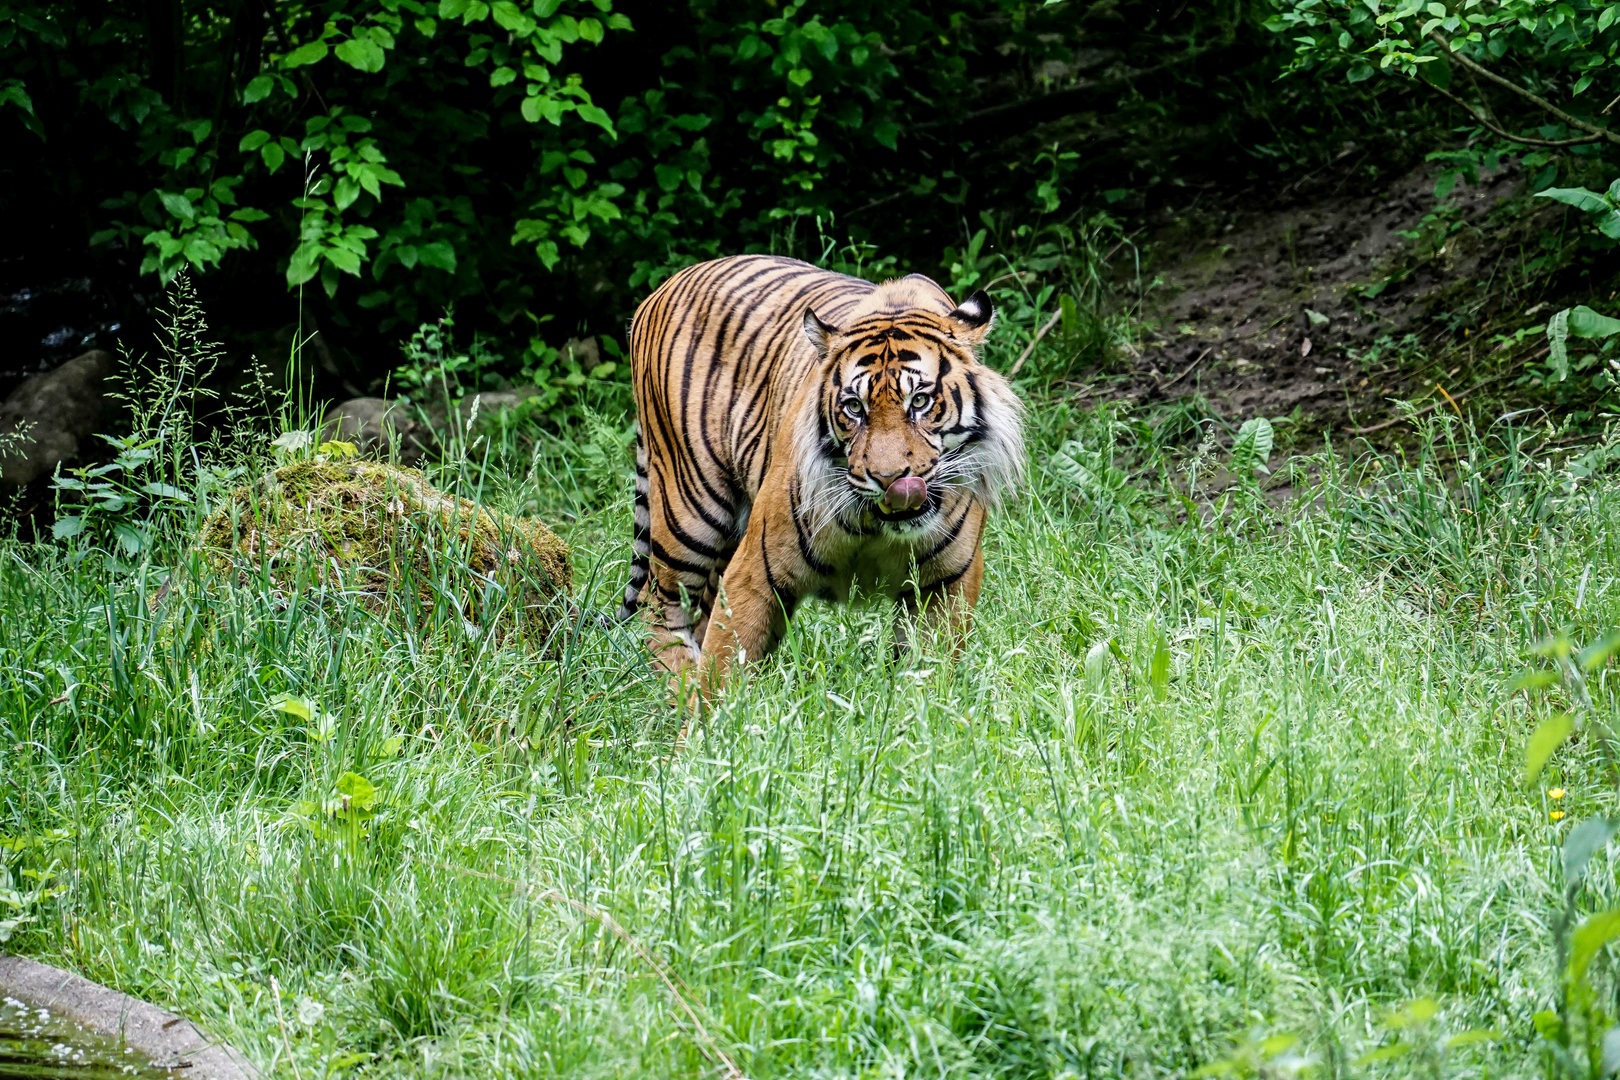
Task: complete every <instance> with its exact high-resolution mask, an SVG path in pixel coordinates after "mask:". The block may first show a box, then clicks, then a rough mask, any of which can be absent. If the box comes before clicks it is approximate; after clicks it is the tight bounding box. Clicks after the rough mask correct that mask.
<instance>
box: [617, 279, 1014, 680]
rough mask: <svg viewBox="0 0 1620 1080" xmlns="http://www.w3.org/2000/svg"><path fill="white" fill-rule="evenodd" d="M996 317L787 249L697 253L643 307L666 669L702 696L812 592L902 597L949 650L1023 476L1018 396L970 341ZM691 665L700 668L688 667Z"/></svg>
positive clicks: (637, 532)
mask: <svg viewBox="0 0 1620 1080" xmlns="http://www.w3.org/2000/svg"><path fill="white" fill-rule="evenodd" d="M994 324H995V308H994V306H993V305H992V303H991V301H990V297H989V296H988V295H987V294H986V293H985V292H984V290H982V289H981V290H979V291H977V292H975V293H973V295H971V296H969V297H968V298H967V299H966V300H965V301H963V302H962V303H961V304H960V305H958V304H955V303H953V302H952V301H951V299H950V297H949V296H948V295H947V294H946V292H945V290H944V289H943V288H941V287H940V286H939V285H938V284H936V283H935V282H933V281H932V280H930V279H929V278H927V277H924V276H922V275H921V274H911V275H909V276H906V277H902V278H899V279H896V280H890V281H885V282H883V283H881V284H874V283H872V282H869V281H865V280H863V279H861V278H856V277H850V276H847V275H845V274H839V273H834V272H831V271H828V270H823V269H820V268H819V267H816V266H813V265H811V264H809V263H806V262H801V261H799V260H797V259H789V258H782V257H777V256H770V255H737V256H731V257H728V258H722V259H716V260H713V261H710V262H705V263H700V264H697V265H695V266H690V267H687V268H686V269H684V270H681V271H680V272H679V273H676V274H675V275H673V276H672V277H670V278H669V279H668V280H666V281H665V282H664V283H663V284H662V285H661V286H660V287H659V288H658V289H657V290H655V291H654V292H653V293H652V295H650V296H649V297H647V298H646V299H645V300H643V301H642V302H641V304H640V305H639V306H638V307H637V308H636V311H635V314H634V316H633V318H632V319H631V323H630V332H629V346H630V347H629V353H630V366H631V378H632V384H633V390H634V395H635V403H636V435H635V442H636V451H635V453H636V458H635V511H634V513H635V528H634V533H633V548H634V558H633V560H632V564H631V570H630V581H629V584H628V586H627V587H626V589H625V592H624V600H623V603H622V605H621V606H620V607H619V610H618V612H617V618H618V620H619V621H621V622H624V621H628V620H630V619H632V618H633V617H634V616H635V615H636V613H637V611H638V610H640V609H641V608H642V607H643V606H645V607H646V608H647V609H648V612H647V614H648V615H649V616H650V618H649V622H650V623H651V624H652V640H651V642H650V644H651V647H652V649H653V651H654V654H655V655H656V657H657V658H658V663H659V665H660V666H661V667H663V668H664V669H666V670H667V671H668V672H670V673H671V675H672V676H680V677H681V678H686V677H690V676H694V675H695V677H696V686H697V689H698V693H699V694H700V695H701V698H700V700H706V699H708V698H709V697H710V696H711V695H712V694H713V693H714V692H716V691H717V690H718V689H719V688H720V687H721V686H722V685H723V684H724V682H725V680H726V678H727V676H728V673H729V672H730V671H731V669H732V668H733V667H735V666H736V665H738V664H740V663H743V662H745V661H747V660H750V659H757V658H760V657H763V656H765V655H766V654H768V653H769V652H770V651H771V650H772V648H773V647H774V646H775V645H776V644H777V642H778V641H779V640H780V639H781V638H782V636H783V634H784V633H785V632H786V628H787V622H788V620H789V619H790V618H791V617H792V616H793V613H794V610H795V609H796V608H797V606H798V605H799V604H800V602H801V601H803V600H804V599H806V598H809V597H816V598H821V599H826V600H831V601H834V602H848V601H850V600H851V599H852V598H853V597H865V598H872V597H877V596H883V597H886V598H888V599H889V600H890V601H897V602H898V605H899V609H898V612H897V617H896V638H895V641H896V649H897V651H901V652H903V651H904V650H905V649H907V648H909V646H910V641H909V639H908V637H907V628H908V627H909V626H912V625H922V626H923V627H924V628H925V629H926V630H927V631H928V632H930V633H936V634H938V633H943V634H949V635H950V637H951V639H952V640H953V641H954V644H955V648H956V649H957V650H958V651H959V650H960V649H961V648H962V645H963V642H964V640H965V635H966V633H967V631H968V629H969V627H970V625H971V619H972V613H973V608H974V606H975V605H976V604H977V602H978V598H979V592H980V588H981V585H982V583H983V578H984V534H985V523H986V515H987V511H988V509H989V508H991V507H994V506H996V505H997V504H998V503H999V502H1000V501H1001V500H1002V498H1003V497H1004V496H1005V495H1006V494H1007V493H1008V492H1009V491H1011V490H1012V489H1013V488H1015V487H1016V486H1017V484H1018V483H1019V482H1020V480H1021V479H1022V475H1023V470H1024V437H1023V417H1024V406H1023V403H1022V401H1021V400H1020V399H1019V397H1018V396H1017V395H1016V394H1015V393H1014V392H1013V390H1012V388H1011V386H1010V385H1009V384H1008V382H1007V380H1006V379H1005V378H1004V377H1003V376H1002V375H1000V374H999V373H997V372H996V371H994V370H993V369H991V368H989V367H987V366H986V365H985V364H983V363H982V362H980V360H979V358H978V353H979V351H980V347H981V345H982V344H983V342H984V340H985V338H986V336H987V335H988V334H989V332H990V330H991V328H992V327H993V325H994ZM694 666H695V668H696V670H695V672H694V671H692V670H690V669H692V668H693V667H694Z"/></svg>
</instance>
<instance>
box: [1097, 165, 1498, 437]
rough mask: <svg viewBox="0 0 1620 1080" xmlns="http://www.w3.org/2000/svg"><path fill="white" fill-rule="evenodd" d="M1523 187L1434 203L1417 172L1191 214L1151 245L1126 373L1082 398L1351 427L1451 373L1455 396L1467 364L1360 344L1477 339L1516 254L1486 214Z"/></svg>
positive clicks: (1491, 185)
mask: <svg viewBox="0 0 1620 1080" xmlns="http://www.w3.org/2000/svg"><path fill="white" fill-rule="evenodd" d="M1521 184H1522V180H1521V176H1520V173H1519V171H1518V169H1517V168H1516V167H1513V166H1506V167H1504V168H1502V169H1499V170H1497V171H1496V172H1495V173H1493V174H1488V175H1482V176H1481V177H1480V182H1479V183H1477V184H1469V183H1466V182H1464V183H1459V184H1458V186H1457V188H1456V189H1455V190H1454V191H1453V192H1452V193H1451V194H1450V195H1449V196H1448V197H1447V198H1446V199H1445V200H1444V201H1443V202H1437V200H1436V199H1435V195H1434V180H1433V178H1432V176H1431V175H1430V174H1429V171H1428V170H1427V169H1419V170H1415V171H1413V172H1411V173H1409V174H1407V175H1405V176H1402V177H1400V178H1399V179H1397V180H1395V181H1394V182H1392V183H1389V184H1387V185H1385V186H1381V187H1379V188H1377V189H1375V190H1371V191H1363V192H1361V193H1359V194H1347V193H1346V188H1348V187H1349V186H1350V184H1349V183H1348V182H1347V181H1341V182H1339V183H1332V182H1323V183H1321V184H1318V185H1317V186H1316V187H1315V188H1314V189H1312V190H1308V191H1304V192H1301V193H1300V194H1298V195H1296V196H1294V197H1293V198H1292V199H1286V200H1282V199H1280V200H1277V201H1275V202H1272V203H1269V204H1266V203H1255V202H1252V201H1251V202H1247V203H1236V204H1234V205H1228V206H1225V207H1222V206H1218V205H1216V206H1208V207H1199V206H1196V205H1195V206H1193V207H1192V208H1190V209H1189V210H1187V211H1184V212H1183V213H1181V214H1180V215H1179V216H1178V217H1177V218H1176V219H1174V220H1172V221H1171V222H1169V223H1167V224H1166V226H1165V227H1164V228H1163V229H1161V231H1160V235H1159V237H1158V238H1157V239H1156V240H1155V241H1154V242H1153V244H1152V245H1151V247H1150V253H1151V254H1152V255H1153V257H1154V260H1155V261H1156V262H1157V263H1158V269H1157V272H1156V276H1157V279H1158V284H1157V285H1156V286H1154V287H1153V288H1152V289H1151V291H1150V292H1149V296H1148V300H1147V302H1146V310H1145V314H1146V316H1147V317H1148V318H1149V319H1150V320H1153V321H1154V322H1156V323H1157V326H1158V330H1157V333H1156V334H1155V335H1151V336H1150V337H1149V339H1148V340H1147V341H1146V342H1145V343H1144V344H1143V347H1142V348H1141V349H1140V350H1139V353H1138V355H1134V356H1128V357H1127V358H1126V360H1125V367H1126V370H1125V371H1124V372H1123V373H1116V374H1115V375H1114V376H1113V377H1105V378H1097V379H1093V380H1090V381H1088V382H1087V383H1086V384H1085V385H1084V386H1082V387H1081V388H1080V389H1081V394H1082V396H1084V397H1089V398H1093V399H1115V398H1124V399H1128V400H1131V401H1135V402H1140V403H1146V402H1151V401H1155V400H1160V401H1162V400H1169V399H1173V398H1176V397H1181V396H1185V395H1188V394H1200V395H1203V396H1204V397H1205V398H1206V399H1207V401H1208V402H1209V405H1210V407H1211V408H1212V409H1213V410H1214V411H1216V412H1218V413H1220V414H1221V415H1222V416H1224V417H1226V418H1227V419H1228V420H1230V421H1239V420H1242V419H1244V418H1247V417H1250V416H1266V417H1277V416H1289V415H1294V416H1295V418H1296V419H1297V420H1299V421H1301V422H1303V423H1304V424H1307V425H1309V426H1311V427H1316V428H1330V429H1350V430H1352V431H1356V430H1364V429H1365V428H1367V427H1372V426H1374V425H1377V424H1378V423H1379V422H1380V421H1383V420H1385V419H1388V418H1389V417H1391V416H1393V415H1395V414H1394V412H1393V405H1392V401H1393V400H1394V399H1395V398H1397V397H1401V398H1413V397H1422V396H1429V395H1434V394H1435V393H1436V391H1435V389H1434V383H1435V382H1436V381H1439V382H1440V383H1441V384H1442V385H1445V383H1446V380H1447V379H1448V378H1457V380H1458V382H1457V385H1454V386H1446V390H1447V391H1448V392H1449V393H1451V394H1452V395H1453V396H1454V397H1461V396H1463V395H1465V394H1466V393H1467V392H1468V389H1469V385H1468V384H1467V381H1468V379H1469V378H1470V376H1469V374H1468V373H1467V372H1462V373H1461V375H1460V376H1459V374H1458V371H1460V370H1461V368H1462V367H1466V365H1460V366H1458V368H1457V369H1456V370H1452V371H1450V372H1447V371H1445V370H1444V369H1434V370H1429V371H1426V372H1425V371H1422V370H1412V369H1410V368H1403V367H1402V366H1401V365H1400V364H1392V363H1391V361H1390V358H1389V357H1390V354H1391V353H1392V352H1393V351H1394V350H1391V349H1387V348H1386V349H1384V350H1382V351H1381V352H1380V353H1379V354H1377V355H1376V357H1369V355H1368V349H1369V346H1372V345H1373V344H1374V343H1375V342H1376V341H1378V340H1379V339H1380V338H1383V337H1386V336H1387V337H1389V338H1391V339H1393V340H1395V341H1399V340H1400V339H1401V338H1403V337H1405V336H1406V335H1408V334H1416V335H1417V337H1418V338H1419V339H1420V341H1423V342H1426V343H1430V344H1433V343H1436V342H1437V341H1442V340H1443V341H1445V342H1446V343H1451V342H1452V341H1455V342H1461V343H1466V342H1467V341H1468V336H1469V334H1470V333H1477V332H1478V330H1477V328H1478V326H1479V325H1480V324H1481V323H1482V322H1483V320H1484V319H1485V318H1487V317H1488V316H1489V312H1488V311H1487V310H1486V309H1487V308H1488V306H1489V305H1490V303H1491V302H1492V301H1491V297H1492V296H1494V295H1495V293H1493V291H1492V289H1491V288H1490V286H1491V284H1492V282H1493V279H1494V278H1495V276H1496V275H1498V274H1499V273H1502V272H1503V271H1504V269H1505V268H1506V267H1507V266H1509V265H1511V263H1512V262H1513V260H1514V259H1515V258H1516V257H1517V253H1516V252H1512V251H1509V250H1508V245H1507V244H1505V243H1504V235H1503V232H1502V230H1501V229H1500V228H1498V227H1495V226H1494V225H1492V224H1490V223H1489V222H1488V221H1487V218H1488V216H1489V215H1490V214H1491V211H1493V210H1495V209H1496V208H1498V207H1499V206H1501V205H1502V204H1503V202H1504V201H1505V200H1507V199H1509V198H1510V197H1512V196H1513V195H1515V194H1517V193H1518V191H1519V188H1520V187H1521ZM1369 361H1371V363H1370V364H1369ZM1296 410H1297V412H1296Z"/></svg>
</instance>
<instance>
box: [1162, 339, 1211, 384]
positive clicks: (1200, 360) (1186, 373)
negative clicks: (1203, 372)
mask: <svg viewBox="0 0 1620 1080" xmlns="http://www.w3.org/2000/svg"><path fill="white" fill-rule="evenodd" d="M1214 351H1215V346H1213V345H1211V346H1210V347H1209V348H1207V349H1205V350H1204V351H1203V352H1201V353H1199V354H1198V359H1196V360H1194V361H1193V362H1192V363H1190V364H1188V365H1187V370H1186V371H1183V372H1182V373H1181V374H1180V375H1177V376H1176V377H1175V378H1173V379H1171V380H1170V381H1169V382H1167V383H1165V384H1164V385H1163V386H1161V387H1159V389H1160V390H1168V389H1170V388H1171V387H1172V386H1174V385H1176V383H1178V382H1180V381H1181V380H1182V379H1185V378H1186V377H1187V376H1189V375H1191V374H1192V373H1193V368H1195V367H1197V366H1198V365H1199V364H1202V363H1203V362H1204V357H1206V356H1208V355H1209V354H1210V353H1212V352H1214Z"/></svg>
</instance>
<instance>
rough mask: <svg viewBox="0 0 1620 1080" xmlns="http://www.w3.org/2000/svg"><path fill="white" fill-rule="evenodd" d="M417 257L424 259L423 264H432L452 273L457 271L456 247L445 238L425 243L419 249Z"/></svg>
mask: <svg viewBox="0 0 1620 1080" xmlns="http://www.w3.org/2000/svg"><path fill="white" fill-rule="evenodd" d="M417 257H418V258H420V259H421V260H422V265H423V266H431V267H434V268H436V269H439V270H444V271H447V272H448V273H452V274H453V273H455V272H456V249H455V248H453V247H451V246H450V245H449V244H447V243H445V242H444V241H443V240H440V241H438V242H437V243H432V244H423V245H422V246H421V247H420V248H418V249H417Z"/></svg>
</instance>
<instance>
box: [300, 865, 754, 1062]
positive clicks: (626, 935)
mask: <svg viewBox="0 0 1620 1080" xmlns="http://www.w3.org/2000/svg"><path fill="white" fill-rule="evenodd" d="M415 861H417V862H419V863H421V864H422V865H423V866H428V867H432V868H433V869H435V870H446V871H449V872H450V873H453V874H466V875H467V876H468V877H475V878H483V879H484V880H485V881H498V882H500V883H501V884H503V885H510V886H512V887H513V888H514V889H521V890H522V891H523V892H525V893H527V894H529V895H530V896H533V897H536V898H537V899H540V900H546V901H549V902H551V903H553V904H561V905H563V906H564V907H569V908H572V909H573V910H574V911H577V912H579V914H581V915H583V916H585V917H586V918H587V919H590V920H591V921H592V922H594V923H596V924H597V925H598V926H600V927H602V928H603V929H604V930H606V931H607V932H608V933H610V934H612V935H613V936H614V937H616V938H618V939H619V940H620V941H622V942H624V944H625V945H627V946H629V948H630V950H631V951H632V952H634V953H635V954H636V955H637V956H639V957H641V959H642V962H643V963H645V964H646V965H647V966H648V967H650V968H652V969H653V973H654V974H656V975H657V976H658V978H659V980H660V981H661V982H663V984H664V989H666V990H668V991H669V996H670V997H671V998H672V999H673V1000H674V1002H675V1004H677V1005H679V1006H680V1008H681V1011H682V1012H684V1013H686V1018H687V1019H688V1020H690V1021H691V1023H692V1027H693V1028H694V1029H696V1031H697V1033H698V1039H699V1040H700V1041H701V1042H702V1044H703V1049H704V1051H705V1052H706V1053H708V1055H709V1056H710V1057H711V1058H714V1059H716V1060H718V1061H719V1062H720V1066H721V1068H722V1070H723V1071H724V1074H725V1077H726V1080H748V1075H747V1074H746V1073H744V1072H743V1071H742V1070H741V1069H739V1068H738V1067H737V1063H736V1062H735V1061H733V1060H731V1056H730V1055H729V1054H727V1053H726V1052H725V1051H724V1050H722V1049H720V1044H719V1043H717V1042H715V1040H714V1036H712V1035H710V1034H709V1029H708V1028H706V1027H704V1026H703V1021H701V1020H699V1019H698V1015H697V1010H696V1009H694V1008H693V1007H692V1003H691V1002H690V1001H688V1000H687V998H686V995H685V994H683V993H681V991H680V989H679V988H677V987H676V985H675V980H674V978H673V977H672V976H671V975H670V974H669V971H668V969H666V968H665V967H664V965H663V964H661V963H659V962H658V958H657V957H655V956H654V955H653V954H652V952H651V951H650V950H649V949H648V948H647V947H646V946H645V945H643V944H642V943H641V942H639V941H637V940H636V939H635V938H634V937H632V936H631V934H630V931H628V930H626V929H625V928H624V927H623V926H621V925H619V921H618V920H617V919H615V918H614V917H613V916H611V915H609V914H608V913H607V912H605V911H598V910H597V909H596V908H593V907H591V906H590V905H589V904H587V903H584V902H583V901H580V900H575V899H574V898H573V897H571V896H569V895H567V894H566V893H563V892H559V891H558V890H556V889H537V888H535V887H534V886H533V885H530V884H528V883H527V882H523V881H518V880H517V879H516V878H509V877H503V876H502V875H500V874H491V873H487V872H485V871H482V870H473V869H471V868H470V867H466V866H451V865H450V864H448V863H440V862H433V861H431V860H428V859H416V860H415ZM273 981H274V980H273V979H272V982H273ZM277 1008H278V1009H279V1008H280V1004H279V1002H278V1003H277Z"/></svg>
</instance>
